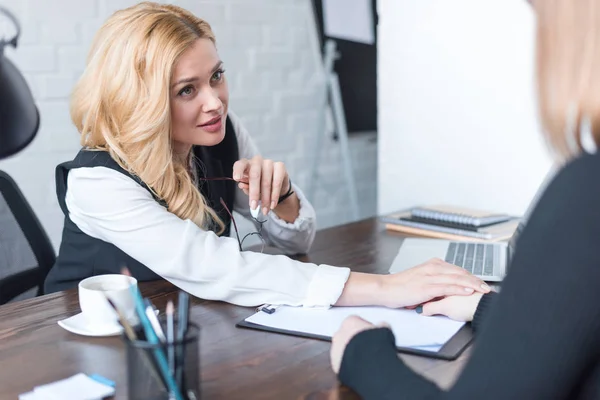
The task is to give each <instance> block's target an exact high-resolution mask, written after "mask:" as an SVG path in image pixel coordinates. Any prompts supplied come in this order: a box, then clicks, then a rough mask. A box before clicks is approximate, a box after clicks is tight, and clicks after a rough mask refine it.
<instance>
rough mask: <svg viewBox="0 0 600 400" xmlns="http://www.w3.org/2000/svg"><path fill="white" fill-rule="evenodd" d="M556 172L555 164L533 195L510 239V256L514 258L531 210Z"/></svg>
mask: <svg viewBox="0 0 600 400" xmlns="http://www.w3.org/2000/svg"><path fill="white" fill-rule="evenodd" d="M555 173H556V168H555V166H552V168H550V171H549V172H548V173H547V174H546V177H545V178H544V180H543V181H542V184H541V185H540V187H539V188H538V190H537V191H536V192H535V195H534V196H533V199H532V200H531V202H530V203H529V206H528V207H527V210H526V211H525V214H523V217H522V218H521V222H519V225H517V229H515V233H513V235H512V237H511V238H510V240H509V241H508V249H509V250H508V251H509V258H512V256H513V254H514V252H515V249H516V245H517V241H518V240H519V236H520V235H521V232H523V229H525V225H526V224H527V221H528V220H529V216H530V215H531V212H532V211H533V210H534V209H535V206H536V205H537V202H538V200H539V199H540V197H541V196H542V194H543V193H544V191H545V190H546V186H548V184H549V183H550V181H551V180H552V178H554V174H555Z"/></svg>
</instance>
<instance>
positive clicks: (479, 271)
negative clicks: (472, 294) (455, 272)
mask: <svg viewBox="0 0 600 400" xmlns="http://www.w3.org/2000/svg"><path fill="white" fill-rule="evenodd" d="M495 247H496V246H494V245H493V244H484V243H455V242H451V243H450V246H449V247H448V251H447V252H446V262H448V263H450V264H454V265H457V266H459V267H461V268H464V269H466V270H467V271H469V272H470V273H472V274H473V275H479V276H493V275H494V249H495Z"/></svg>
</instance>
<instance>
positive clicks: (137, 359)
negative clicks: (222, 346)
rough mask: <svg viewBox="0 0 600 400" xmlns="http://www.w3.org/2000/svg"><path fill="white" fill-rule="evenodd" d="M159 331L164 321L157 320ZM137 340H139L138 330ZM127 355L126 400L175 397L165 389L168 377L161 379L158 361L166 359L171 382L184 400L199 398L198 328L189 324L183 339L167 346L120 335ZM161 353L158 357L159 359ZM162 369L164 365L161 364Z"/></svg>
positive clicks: (155, 399)
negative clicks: (158, 321)
mask: <svg viewBox="0 0 600 400" xmlns="http://www.w3.org/2000/svg"><path fill="white" fill-rule="evenodd" d="M161 325H162V327H163V331H165V332H166V330H165V325H166V324H165V321H161ZM136 330H137V331H138V338H143V337H144V336H143V335H142V334H141V330H139V329H136ZM123 340H124V341H125V348H126V353H127V385H128V399H130V400H142V399H143V400H170V399H176V397H175V396H174V395H173V394H172V393H171V392H170V391H169V389H168V387H169V386H168V379H169V378H168V377H167V376H165V370H164V368H161V362H160V361H159V358H162V360H163V361H165V360H166V366H168V369H167V371H166V373H168V374H170V377H171V379H172V382H174V383H175V384H176V385H177V387H178V388H179V391H180V393H181V394H182V399H184V400H198V399H200V385H199V381H200V363H199V359H198V358H199V356H198V354H199V351H198V350H199V343H200V328H199V327H198V326H197V325H195V324H193V323H190V324H189V327H188V330H187V333H186V335H185V337H184V339H183V340H180V341H177V340H175V341H174V342H172V343H171V344H168V343H158V344H152V343H149V342H147V341H145V340H134V341H130V340H129V339H128V338H127V337H126V336H123ZM161 354H162V356H161ZM162 365H163V367H164V366H165V363H164V362H163V363H162Z"/></svg>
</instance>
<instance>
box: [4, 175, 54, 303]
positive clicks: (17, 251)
mask: <svg viewBox="0 0 600 400" xmlns="http://www.w3.org/2000/svg"><path fill="white" fill-rule="evenodd" d="M55 259H56V255H55V253H54V248H53V247H52V244H51V243H50V239H49V238H48V236H47V234H46V232H45V231H44V228H43V227H42V225H41V224H40V221H39V220H38V219H37V217H36V216H35V214H34V212H33V210H32V209H31V206H30V205H29V203H28V202H27V200H26V199H25V197H24V196H23V193H22V192H21V190H20V189H19V187H18V186H17V184H16V183H15V181H14V180H13V179H12V178H11V177H10V176H9V175H8V174H7V173H5V172H3V171H0V304H5V303H8V302H9V301H11V300H22V299H24V298H28V297H35V296H36V295H37V296H39V295H42V294H44V293H43V290H44V280H45V279H46V275H48V271H50V268H52V266H53V265H54V261H55ZM35 288H37V291H36V290H34V289H35Z"/></svg>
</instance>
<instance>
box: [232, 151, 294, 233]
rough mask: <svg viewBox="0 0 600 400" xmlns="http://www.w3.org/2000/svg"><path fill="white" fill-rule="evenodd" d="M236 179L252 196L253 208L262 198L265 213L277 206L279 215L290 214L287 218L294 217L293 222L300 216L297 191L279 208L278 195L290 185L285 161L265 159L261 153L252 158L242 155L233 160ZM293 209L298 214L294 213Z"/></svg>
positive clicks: (283, 192) (285, 215) (241, 187)
mask: <svg viewBox="0 0 600 400" xmlns="http://www.w3.org/2000/svg"><path fill="white" fill-rule="evenodd" d="M233 179H235V180H237V181H241V182H239V183H238V186H239V188H240V189H242V190H243V191H244V193H246V194H247V195H248V197H249V198H250V208H251V209H252V210H255V209H256V207H257V206H258V202H259V201H260V202H261V203H262V210H261V211H262V213H263V214H264V215H267V214H268V213H269V210H275V209H276V208H277V215H279V217H281V218H284V217H288V218H284V219H289V218H291V222H293V221H294V220H295V219H296V217H297V216H298V212H299V209H300V205H299V201H298V198H297V197H296V195H295V194H293V195H292V196H290V197H289V198H288V199H289V200H288V199H286V201H285V205H286V206H287V207H283V204H282V207H280V208H278V205H279V204H278V200H279V197H280V196H281V195H284V194H286V193H287V192H288V190H289V189H290V178H289V176H288V172H287V169H286V168H285V164H284V163H282V162H279V161H277V162H275V161H273V160H267V159H263V158H262V157H261V156H254V157H253V158H252V159H251V160H248V159H246V158H242V159H241V160H238V161H236V162H235V164H233ZM246 182H247V183H246ZM294 206H295V207H294ZM294 211H295V215H292V214H294ZM281 214H284V215H281ZM288 214H289V215H288ZM292 217H293V218H292Z"/></svg>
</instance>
